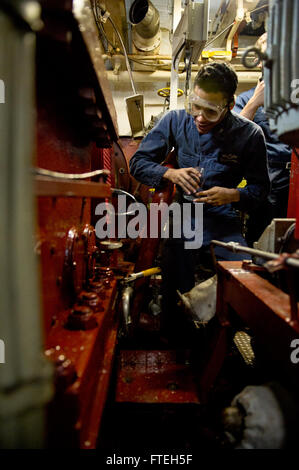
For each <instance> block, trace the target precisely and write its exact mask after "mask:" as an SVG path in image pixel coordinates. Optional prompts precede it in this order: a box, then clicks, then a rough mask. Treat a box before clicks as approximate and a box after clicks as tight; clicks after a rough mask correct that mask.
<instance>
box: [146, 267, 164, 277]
mask: <svg viewBox="0 0 299 470" xmlns="http://www.w3.org/2000/svg"><path fill="white" fill-rule="evenodd" d="M160 272H161V268H150V269H146V270H145V271H142V274H143V276H144V277H146V276H152V275H153V274H159V273H160Z"/></svg>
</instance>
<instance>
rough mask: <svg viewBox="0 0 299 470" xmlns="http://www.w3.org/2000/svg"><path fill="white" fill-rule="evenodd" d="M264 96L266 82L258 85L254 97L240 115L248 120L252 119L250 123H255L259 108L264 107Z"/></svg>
mask: <svg viewBox="0 0 299 470" xmlns="http://www.w3.org/2000/svg"><path fill="white" fill-rule="evenodd" d="M264 95H265V83H264V81H262V82H260V83H259V84H258V85H257V87H256V89H255V90H254V93H253V95H252V97H251V98H250V100H249V101H248V103H247V104H246V105H245V106H244V108H243V109H242V111H241V112H240V115H241V116H244V117H246V118H247V119H250V121H253V120H254V116H255V113H256V112H257V110H258V108H259V107H260V106H264Z"/></svg>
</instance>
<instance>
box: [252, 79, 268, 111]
mask: <svg viewBox="0 0 299 470" xmlns="http://www.w3.org/2000/svg"><path fill="white" fill-rule="evenodd" d="M264 95H265V82H264V80H262V81H261V82H260V83H259V84H258V85H257V87H256V89H255V90H254V93H253V96H252V98H251V100H252V102H253V103H254V104H255V106H256V108H259V107H260V106H264Z"/></svg>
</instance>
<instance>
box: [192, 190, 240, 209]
mask: <svg viewBox="0 0 299 470" xmlns="http://www.w3.org/2000/svg"><path fill="white" fill-rule="evenodd" d="M196 196H199V197H198V198H197V199H194V202H205V203H207V204H211V206H222V205H223V204H230V203H231V202H238V201H239V200H240V192H239V191H238V190H237V189H233V188H221V187H220V186H213V188H210V189H207V190H206V191H200V192H198V193H196Z"/></svg>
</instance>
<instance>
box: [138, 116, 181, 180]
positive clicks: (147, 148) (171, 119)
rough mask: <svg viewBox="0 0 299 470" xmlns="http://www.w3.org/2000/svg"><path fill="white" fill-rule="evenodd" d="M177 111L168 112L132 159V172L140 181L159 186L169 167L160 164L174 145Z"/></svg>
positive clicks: (143, 141)
mask: <svg viewBox="0 0 299 470" xmlns="http://www.w3.org/2000/svg"><path fill="white" fill-rule="evenodd" d="M175 117H176V115H175V112H172V111H170V112H169V113H167V114H166V115H165V116H164V117H163V118H162V119H161V120H160V121H159V122H158V123H157V124H156V126H155V127H154V128H153V129H152V130H151V131H150V132H149V134H148V135H147V136H146V137H145V138H144V139H143V140H142V142H141V144H140V146H139V148H138V150H137V152H136V153H135V154H134V155H133V157H132V158H131V160H130V172H131V175H132V176H134V178H136V179H137V180H138V181H140V182H141V183H143V184H146V185H148V186H153V187H158V186H159V185H160V184H161V180H162V177H163V175H164V173H165V172H166V171H167V169H168V168H166V167H164V166H162V165H160V163H161V162H162V161H163V160H164V159H165V157H166V156H167V154H168V153H169V152H170V150H171V149H172V147H174V145H175V142H174V138H173V130H172V128H173V126H174V125H175Z"/></svg>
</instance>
